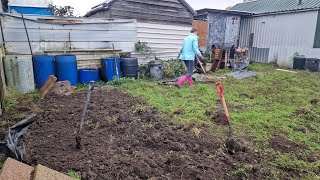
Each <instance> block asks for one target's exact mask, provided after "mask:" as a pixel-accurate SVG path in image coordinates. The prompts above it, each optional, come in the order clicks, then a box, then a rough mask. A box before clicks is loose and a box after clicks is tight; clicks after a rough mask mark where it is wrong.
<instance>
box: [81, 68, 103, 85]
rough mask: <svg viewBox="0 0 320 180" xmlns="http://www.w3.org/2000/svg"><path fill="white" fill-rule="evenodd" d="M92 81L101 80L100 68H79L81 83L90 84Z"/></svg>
mask: <svg viewBox="0 0 320 180" xmlns="http://www.w3.org/2000/svg"><path fill="white" fill-rule="evenodd" d="M90 81H95V82H97V81H100V73H99V69H91V68H84V69H79V82H80V83H81V84H89V83H90Z"/></svg>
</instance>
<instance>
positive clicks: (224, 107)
mask: <svg viewBox="0 0 320 180" xmlns="http://www.w3.org/2000/svg"><path fill="white" fill-rule="evenodd" d="M216 88H217V90H218V92H219V94H220V97H221V101H222V105H223V109H224V112H225V114H226V118H227V121H228V124H229V122H230V120H231V118H230V115H229V110H228V107H227V103H226V100H225V98H224V94H223V86H222V83H221V81H219V82H218V83H217V84H216Z"/></svg>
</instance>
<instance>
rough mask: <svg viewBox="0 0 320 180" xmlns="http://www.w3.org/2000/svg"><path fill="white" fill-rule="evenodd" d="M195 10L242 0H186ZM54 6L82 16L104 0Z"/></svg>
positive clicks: (62, 0) (67, 0)
mask: <svg viewBox="0 0 320 180" xmlns="http://www.w3.org/2000/svg"><path fill="white" fill-rule="evenodd" d="M186 1H187V2H188V3H189V4H190V5H191V6H192V7H193V9H195V10H198V9H202V8H211V9H225V8H226V7H228V6H232V5H234V4H237V3H239V2H242V1H243V0H186ZM53 2H54V4H55V5H60V6H65V5H71V6H73V7H74V8H75V11H76V14H79V15H84V14H85V13H86V12H87V11H89V10H90V9H91V7H93V6H95V5H97V4H100V3H102V2H104V0H53Z"/></svg>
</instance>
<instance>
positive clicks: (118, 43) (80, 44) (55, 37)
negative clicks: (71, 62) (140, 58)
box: [1, 15, 137, 66]
mask: <svg viewBox="0 0 320 180" xmlns="http://www.w3.org/2000/svg"><path fill="white" fill-rule="evenodd" d="M25 18H26V26H27V29H28V33H29V37H30V41H31V46H32V49H33V53H35V54H44V52H45V51H64V50H65V51H67V52H68V50H69V49H70V44H71V48H72V49H110V48H112V44H114V46H115V48H116V49H121V50H122V51H129V52H131V51H134V43H135V42H137V24H136V20H108V19H93V18H58V17H52V16H50V17H43V16H29V15H28V16H25ZM1 21H2V23H3V27H4V29H3V32H4V39H5V41H6V53H7V54H15V55H17V54H20V55H29V54H30V50H29V45H28V41H27V36H26V33H25V30H24V26H23V23H22V19H21V18H20V17H19V16H10V15H3V16H1ZM69 34H70V37H69ZM69 39H70V41H71V43H70V42H69ZM89 55H91V57H86V59H89V60H88V61H87V62H83V63H82V64H81V65H83V66H85V65H86V64H90V65H92V64H97V63H96V62H98V60H99V56H97V54H90V53H89ZM102 55H103V54H102ZM102 55H101V56H102ZM92 62H94V63H92Z"/></svg>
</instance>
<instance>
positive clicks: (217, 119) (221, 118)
mask: <svg viewBox="0 0 320 180" xmlns="http://www.w3.org/2000/svg"><path fill="white" fill-rule="evenodd" d="M212 120H213V122H214V123H216V124H218V125H222V126H226V125H227V120H226V115H225V114H224V112H223V111H218V112H217V113H216V114H215V115H214V116H213V118H212Z"/></svg>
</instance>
